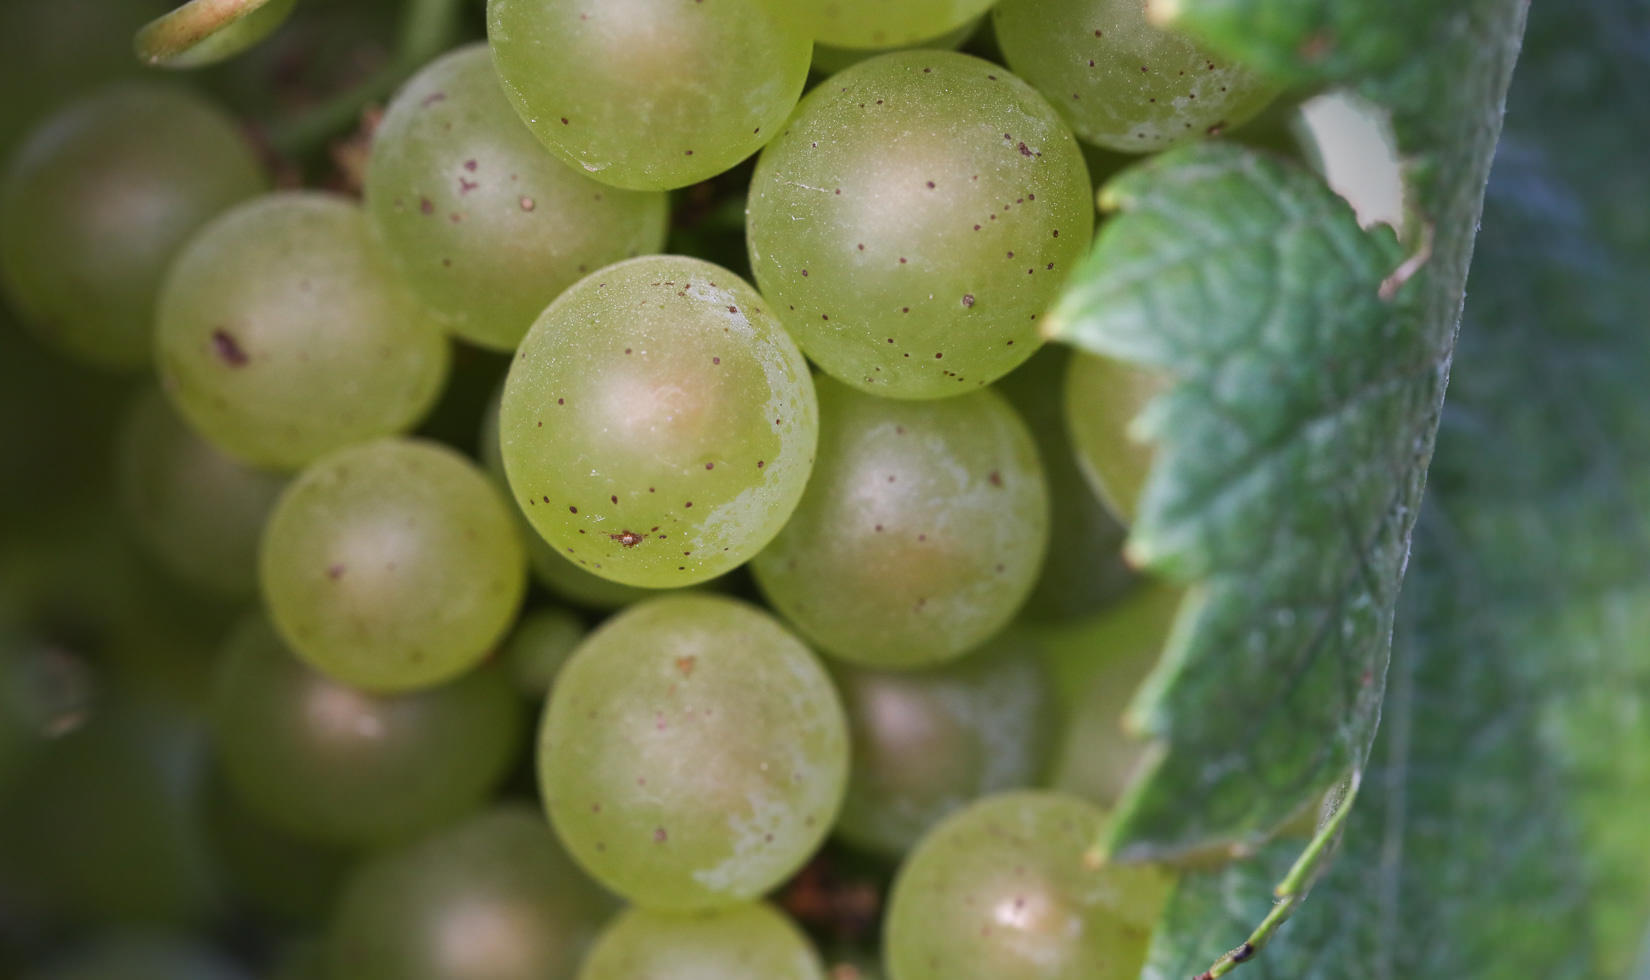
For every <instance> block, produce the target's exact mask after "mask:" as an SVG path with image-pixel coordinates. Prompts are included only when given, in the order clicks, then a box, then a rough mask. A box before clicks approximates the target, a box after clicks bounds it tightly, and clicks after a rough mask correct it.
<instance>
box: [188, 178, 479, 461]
mask: <svg viewBox="0 0 1650 980" xmlns="http://www.w3.org/2000/svg"><path fill="white" fill-rule="evenodd" d="M156 343H157V345H158V346H157V355H156V356H157V366H158V368H159V372H160V377H161V382H162V385H163V387H164V389H165V391H166V393H167V395H168V396H169V397H171V399H172V401H173V404H174V405H176V406H177V408H178V410H179V412H180V413H181V414H182V415H183V417H184V418H185V419H187V420H188V421H189V423H190V425H192V426H193V427H194V428H195V429H196V431H198V432H200V433H201V435H203V436H204V437H206V439H207V440H208V441H209V442H211V443H212V444H213V445H215V446H217V447H218V449H219V450H221V451H222V452H224V453H225V454H227V455H229V456H233V457H235V458H237V459H239V460H241V461H243V462H245V463H248V464H250V465H253V466H265V467H270V468H273V469H297V468H299V467H301V466H303V465H304V464H305V463H308V462H310V461H311V460H313V459H315V458H317V457H319V456H321V455H323V454H325V453H327V452H330V451H331V450H334V449H339V448H342V447H344V446H348V445H351V444H353V443H357V442H363V441H366V440H368V439H372V438H375V437H377V436H383V435H389V434H391V433H395V432H399V431H402V430H403V429H406V428H408V427H410V426H411V425H412V424H413V423H414V422H416V421H417V420H418V419H419V418H421V417H422V416H423V415H424V413H425V412H426V411H427V410H428V409H429V407H430V405H431V404H433V403H434V401H435V398H436V396H437V395H438V394H439V393H440V391H441V387H442V384H443V382H444V381H445V379H446V374H447V360H448V350H447V341H446V338H445V337H444V336H442V333H441V329H440V327H439V325H438V324H436V323H435V321H434V320H432V319H430V318H429V316H428V315H427V314H426V313H425V312H424V310H423V308H422V307H421V305H420V304H419V303H418V301H417V299H416V298H414V296H413V295H412V293H411V292H409V291H408V289H407V287H406V286H405V285H404V284H403V283H402V282H401V280H400V278H399V276H397V274H396V273H395V271H394V270H393V269H392V268H391V267H390V264H389V262H388V261H387V260H386V259H384V258H383V257H382V256H381V255H380V254H379V252H378V246H377V244H376V243H375V242H374V241H373V236H372V232H371V229H370V227H369V226H368V223H367V220H366V217H365V215H363V214H362V212H361V209H360V207H359V206H357V205H355V204H353V203H351V202H350V201H348V200H346V199H344V198H342V197H338V196H335V195H330V194H321V193H315V192H307V191H283V192H277V193H274V194H267V195H264V196H263V197H261V198H258V199H255V200H252V201H249V202H247V203H245V204H243V205H241V206H239V207H237V208H235V209H234V210H231V211H229V212H227V213H225V214H223V215H221V216H219V217H218V218H217V219H216V220H214V221H213V222H212V223H211V224H209V225H207V226H206V227H205V228H203V229H201V231H200V232H199V233H197V234H196V235H195V237H194V238H193V239H191V240H190V242H189V244H188V245H187V246H185V247H184V250H183V252H182V254H180V255H179V256H178V259H177V261H176V262H174V263H173V265H172V268H171V271H170V272H169V273H168V274H167V279H166V284H165V286H164V287H163V288H162V291H161V297H160V320H159V327H158V334H157V336H156Z"/></svg>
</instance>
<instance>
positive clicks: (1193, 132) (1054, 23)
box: [992, 0, 1277, 153]
mask: <svg viewBox="0 0 1650 980" xmlns="http://www.w3.org/2000/svg"><path fill="white" fill-rule="evenodd" d="M992 23H993V24H994V25H995V26H996V30H997V43H998V44H999V45H1001V47H1002V49H1003V56H1004V58H1005V59H1006V60H1007V61H1008V66H1009V67H1010V68H1012V69H1014V70H1015V71H1017V72H1019V73H1020V74H1021V75H1022V76H1023V77H1024V78H1025V80H1026V81H1028V82H1030V83H1031V84H1033V85H1035V86H1037V89H1038V90H1039V91H1041V92H1042V93H1043V94H1044V95H1046V96H1048V100H1049V101H1050V102H1052V103H1053V104H1054V106H1055V108H1057V109H1059V110H1060V114H1061V115H1063V116H1064V117H1065V118H1066V121H1067V122H1069V123H1070V124H1071V128H1072V129H1074V130H1076V132H1077V135H1078V136H1080V137H1082V138H1083V139H1084V140H1086V141H1088V142H1091V143H1095V144H1098V145H1100V146H1104V147H1107V148H1108V149H1113V150H1121V151H1123V152H1126V153H1147V152H1155V151H1158V150H1163V149H1166V148H1168V147H1170V146H1173V145H1175V144H1176V143H1182V142H1185V141H1187V140H1194V139H1204V138H1207V137H1209V136H1216V135H1219V134H1220V133H1223V132H1225V131H1227V130H1229V129H1232V128H1234V127H1236V126H1239V125H1241V124H1243V123H1245V122H1247V121H1248V120H1249V119H1250V118H1252V117H1253V116H1254V115H1255V114H1256V113H1258V112H1260V110H1262V109H1264V108H1265V107H1266V104H1267V103H1268V102H1270V101H1272V97H1273V96H1274V95H1276V94H1277V89H1276V88H1275V87H1274V86H1272V85H1271V84H1269V83H1268V82H1267V81H1266V80H1265V79H1263V78H1261V77H1260V76H1259V75H1256V74H1255V73H1254V72H1252V71H1249V70H1248V69H1246V68H1244V67H1242V66H1240V65H1237V64H1234V63H1233V62H1232V60H1231V59H1229V58H1225V57H1222V56H1219V55H1216V54H1213V53H1212V52H1210V51H1208V50H1207V49H1205V48H1204V47H1202V46H1201V45H1199V44H1198V43H1197V42H1195V41H1193V40H1191V39H1189V38H1187V37H1185V36H1184V35H1181V34H1177V33H1175V32H1173V31H1170V30H1168V29H1166V28H1164V27H1160V26H1158V25H1157V24H1154V23H1152V21H1151V19H1150V18H1149V17H1148V16H1147V12H1146V3H1145V0H1002V2H1001V3H999V4H997V6H996V8H995V9H994V10H993V11H992Z"/></svg>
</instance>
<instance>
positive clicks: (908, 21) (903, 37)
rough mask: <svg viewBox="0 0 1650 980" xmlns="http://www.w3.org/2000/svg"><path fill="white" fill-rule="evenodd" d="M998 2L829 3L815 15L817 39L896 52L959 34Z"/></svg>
mask: <svg viewBox="0 0 1650 980" xmlns="http://www.w3.org/2000/svg"><path fill="white" fill-rule="evenodd" d="M993 2H995V0H899V2H897V3H888V2H887V0H826V2H825V3H823V4H820V5H819V7H818V9H817V10H815V11H814V12H813V19H814V22H815V23H814V39H815V40H816V41H818V42H819V43H821V44H828V45H832V46H835V47H839V48H896V47H907V46H910V45H914V44H919V43H921V42H923V41H927V40H930V39H932V38H936V37H938V36H939V35H941V34H944V33H946V32H947V31H952V30H955V29H957V28H959V27H961V26H962V25H964V24H966V23H968V22H970V21H971V20H972V19H974V18H976V17H978V16H980V15H981V14H983V13H985V12H986V9H987V8H988V7H990V6H991V4H992V3H993Z"/></svg>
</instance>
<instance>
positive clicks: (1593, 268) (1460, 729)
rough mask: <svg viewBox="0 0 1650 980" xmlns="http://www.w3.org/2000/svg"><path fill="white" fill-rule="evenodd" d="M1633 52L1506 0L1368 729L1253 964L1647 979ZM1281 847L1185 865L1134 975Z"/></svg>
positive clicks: (1198, 935)
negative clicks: (1224, 862)
mask: <svg viewBox="0 0 1650 980" xmlns="http://www.w3.org/2000/svg"><path fill="white" fill-rule="evenodd" d="M1647 52H1650V8H1646V7H1645V6H1644V5H1642V4H1639V5H1637V6H1636V7H1635V6H1634V5H1632V4H1628V3H1621V2H1618V0H1579V2H1577V3H1575V4H1570V5H1562V6H1555V5H1550V4H1549V5H1545V6H1540V5H1538V6H1537V7H1536V8H1535V9H1534V11H1533V12H1532V14H1531V23H1530V40H1529V44H1528V48H1527V51H1526V54H1525V56H1524V59H1523V64H1522V66H1521V68H1520V74H1519V80H1518V82H1517V84H1515V86H1514V93H1513V99H1512V103H1511V109H1510V112H1509V117H1508V125H1507V133H1506V139H1505V141H1504V142H1503V144H1502V149H1501V152H1500V155H1499V159H1498V161H1497V164H1496V172H1495V180H1494V182H1493V183H1492V184H1491V188H1490V194H1489V200H1488V205H1487V207H1486V209H1485V213H1484V233H1483V237H1482V239H1481V244H1480V248H1479V256H1478V260H1477V264H1476V266H1475V269H1474V273H1473V290H1472V293H1471V297H1470V299H1469V301H1468V303H1467V308H1466V323H1465V325H1464V327H1463V330H1462V336H1461V343H1460V348H1459V351H1458V353H1457V368H1456V370H1455V372H1454V374H1455V377H1454V379H1453V381H1452V388H1451V393H1450V402H1449V406H1448V408H1447V410H1446V412H1445V414H1444V420H1443V426H1442V429H1441V432H1440V435H1439V441H1438V450H1437V460H1436V463H1435V465H1434V467H1433V472H1432V477H1431V491H1430V493H1429V495H1428V500H1427V505H1426V509H1425V512H1424V515H1423V518H1422V520H1421V522H1420V525H1419V528H1418V530H1417V534H1416V542H1415V551H1414V557H1413V559H1412V562H1411V571H1410V574H1409V577H1408V582H1407V584H1406V586H1405V591H1404V596H1403V600H1402V603H1401V606H1400V614H1399V620H1398V625H1397V634H1396V642H1395V648H1394V654H1393V664H1392V670H1391V673H1390V688H1391V692H1390V694H1389V696H1388V702H1387V704H1386V707H1385V711H1384V713H1385V718H1384V720H1383V721H1382V732H1381V737H1380V739H1379V741H1378V743H1377V745H1376V748H1375V750H1374V753H1373V755H1372V756H1371V761H1370V766H1369V769H1368V771H1367V773H1366V776H1365V780H1364V785H1363V790H1362V793H1361V794H1360V795H1361V797H1362V799H1361V801H1360V803H1359V806H1358V807H1357V808H1356V810H1355V811H1354V812H1353V814H1352V815H1351V818H1350V820H1349V823H1348V827H1347V830H1346V833H1345V844H1344V846H1345V853H1344V854H1343V855H1342V857H1341V859H1340V861H1339V863H1338V864H1337V866H1336V867H1335V869H1334V870H1333V871H1332V872H1330V873H1329V875H1328V876H1327V877H1326V878H1325V879H1324V881H1323V882H1322V884H1321V885H1320V886H1319V888H1318V889H1317V890H1316V892H1315V894H1314V898H1313V901H1312V902H1311V903H1309V904H1308V905H1307V906H1306V907H1305V908H1304V909H1303V910H1302V911H1301V912H1300V914H1299V915H1298V916H1296V918H1295V919H1294V920H1293V921H1292V922H1291V923H1289V924H1288V925H1287V926H1286V927H1283V928H1282V929H1281V930H1280V931H1279V932H1278V933H1277V937H1276V940H1275V942H1274V943H1273V945H1272V946H1271V948H1270V950H1269V951H1268V952H1267V954H1266V956H1264V957H1262V958H1260V959H1259V960H1258V961H1257V966H1256V968H1255V972H1256V975H1257V976H1260V977H1278V978H1284V977H1287V978H1290V980H1362V978H1367V977H1413V978H1420V980H1431V978H1444V977H1452V978H1453V977H1467V976H1470V977H1474V978H1483V980H1524V978H1528V977H1543V978H1555V980H1567V978H1575V980H1581V978H1625V977H1629V976H1632V977H1637V978H1639V980H1644V978H1645V977H1647V976H1650V945H1647V943H1646V927H1647V924H1650V858H1647V857H1646V856H1647V855H1650V821H1646V820H1645V819H1644V812H1645V811H1644V806H1645V801H1646V800H1647V799H1650V752H1647V751H1646V747H1647V746H1650V658H1647V657H1646V656H1645V650H1646V643H1645V637H1646V636H1650V455H1646V454H1645V453H1644V452H1643V447H1644V446H1646V445H1650V400H1647V399H1646V397H1645V395H1644V392H1645V383H1646V379H1647V378H1650V344H1647V343H1646V339H1645V333H1644V326H1643V311H1644V310H1645V309H1646V308H1647V307H1650V276H1647V275H1646V270H1647V269H1650V223H1647V221H1646V219H1645V215H1646V214H1650V180H1647V179H1646V177H1645V172H1644V169H1643V161H1644V160H1645V159H1650V135H1647V134H1650V94H1646V93H1645V92H1644V90H1643V89H1642V86H1640V85H1638V84H1637V80H1640V79H1642V78H1643V77H1644V75H1645V72H1646V71H1647V70H1650V53H1647ZM1583 65H1585V66H1586V67H1585V69H1584V70H1581V71H1578V70H1577V69H1578V67H1579V66H1583ZM1606 104H1607V105H1610V106H1612V111H1611V112H1610V113H1600V112H1598V111H1597V110H1596V107H1597V106H1600V105H1606ZM1293 851H1294V848H1293V847H1291V846H1290V844H1289V842H1287V841H1279V842H1276V843H1274V844H1272V845H1269V846H1268V847H1267V848H1266V849H1264V850H1263V851H1262V852H1261V854H1260V855H1259V856H1258V857H1257V858H1256V859H1255V860H1253V861H1248V862H1242V863H1239V864H1234V865H1231V866H1228V867H1227V868H1225V869H1222V870H1220V871H1218V872H1212V873H1203V874H1194V875H1190V876H1187V877H1186V878H1184V879H1183V880H1182V883H1181V886H1180V887H1179V889H1178V891H1177V894H1176V896H1175V897H1174V899H1173V900H1172V902H1171V905H1170V908H1169V910H1168V912H1167V913H1166V915H1165V917H1164V919H1163V921H1162V923H1161V925H1160V927H1159V931H1158V934H1157V936H1156V937H1155V940H1154V945H1153V952H1152V957H1151V962H1150V964H1149V966H1148V968H1147V970H1146V971H1145V974H1144V975H1145V977H1147V978H1149V980H1177V978H1184V977H1187V976H1191V975H1193V974H1194V973H1196V971H1198V970H1199V969H1201V968H1202V967H1203V965H1204V964H1207V963H1208V962H1210V960H1211V959H1214V958H1215V957H1217V956H1218V955H1220V954H1221V953H1222V951H1223V950H1224V949H1225V948H1227V946H1228V945H1229V944H1230V942H1231V938H1229V937H1231V936H1235V935H1241V934H1242V932H1243V930H1245V929H1247V928H1248V927H1249V926H1250V924H1252V923H1253V922H1255V921H1257V920H1259V918H1260V917H1261V916H1264V915H1266V914H1267V912H1268V901H1267V896H1266V895H1265V894H1264V892H1263V891H1262V890H1261V889H1262V887H1263V883H1264V882H1266V881H1268V880H1271V879H1273V878H1274V877H1275V876H1277V875H1279V874H1281V873H1282V872H1283V869H1284V868H1286V867H1288V865H1289V862H1290V860H1291V855H1292V853H1293ZM1635 964H1636V966H1635Z"/></svg>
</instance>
